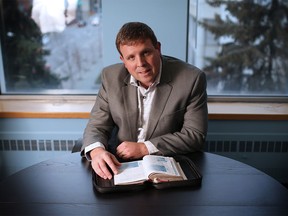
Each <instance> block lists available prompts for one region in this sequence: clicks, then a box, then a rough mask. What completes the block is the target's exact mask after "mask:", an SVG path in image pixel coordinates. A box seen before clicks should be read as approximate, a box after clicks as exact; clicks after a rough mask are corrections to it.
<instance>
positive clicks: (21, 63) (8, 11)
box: [0, 0, 102, 94]
mask: <svg viewBox="0 0 288 216" xmlns="http://www.w3.org/2000/svg"><path fill="white" fill-rule="evenodd" d="M2 12H3V13H2ZM1 14H3V16H1V51H2V59H3V62H2V65H3V67H2V68H1V71H0V74H1V92H2V93H3V94H5V93H94V94H95V91H96V90H95V89H97V88H98V85H99V83H100V78H99V73H100V71H101V68H102V47H101V45H102V32H101V29H102V26H101V1H100V0H80V1H79V0H62V1H61V0H50V1H46V0H34V1H33V0H3V1H1ZM2 26H3V28H2ZM2 65H0V66H2Z"/></svg>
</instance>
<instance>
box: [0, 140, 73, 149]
mask: <svg viewBox="0 0 288 216" xmlns="http://www.w3.org/2000/svg"><path fill="white" fill-rule="evenodd" d="M76 142H77V140H0V151H71V150H72V148H73V146H74V145H75V144H76Z"/></svg>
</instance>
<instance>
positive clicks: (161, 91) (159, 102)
mask: <svg viewBox="0 0 288 216" xmlns="http://www.w3.org/2000/svg"><path fill="white" fill-rule="evenodd" d="M171 90H172V87H171V86H170V85H168V84H166V83H164V84H160V85H159V86H158V87H157V90H156V94H155V98H154V102H153V105H152V110H153V112H151V113H150V117H149V123H148V129H147V134H146V140H148V139H150V138H151V136H152V135H153V132H154V131H155V129H156V127H157V124H158V122H159V119H160V116H161V114H162V113H163V110H164V108H165V106H166V103H167V100H168V98H169V96H170V93H171Z"/></svg>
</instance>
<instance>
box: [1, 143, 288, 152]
mask: <svg viewBox="0 0 288 216" xmlns="http://www.w3.org/2000/svg"><path fill="white" fill-rule="evenodd" d="M77 142H78V140H0V151H71V150H72V148H73V146H74V145H75V144H76V143H77ZM205 151H206V152H212V153H221V152H226V153H229V152H233V153H236V152H282V153H285V152H288V141H255V140H253V141H249V140H248V141H244V140H242V141H241V140H231V141H227V140H225V141H223V140H222V141H221V140H208V141H206V143H205Z"/></svg>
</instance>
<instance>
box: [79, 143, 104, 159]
mask: <svg viewBox="0 0 288 216" xmlns="http://www.w3.org/2000/svg"><path fill="white" fill-rule="evenodd" d="M98 147H101V148H104V149H105V146H104V145H103V144H102V143H100V142H95V143H92V144H90V145H88V146H86V147H85V149H84V152H85V157H86V158H87V160H89V161H91V160H92V158H91V157H90V152H91V151H92V150H93V149H95V148H98Z"/></svg>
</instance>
